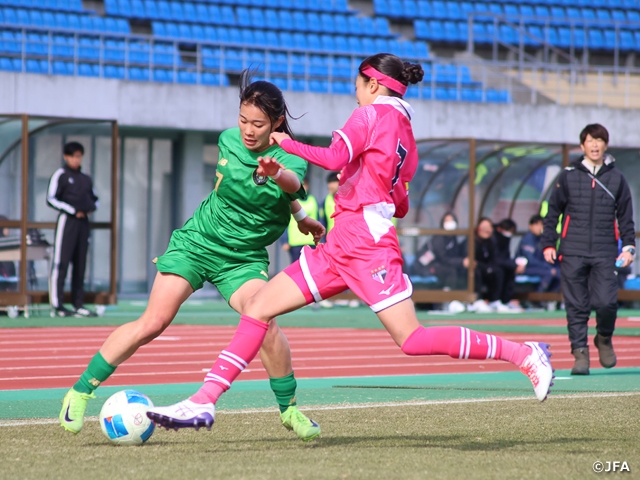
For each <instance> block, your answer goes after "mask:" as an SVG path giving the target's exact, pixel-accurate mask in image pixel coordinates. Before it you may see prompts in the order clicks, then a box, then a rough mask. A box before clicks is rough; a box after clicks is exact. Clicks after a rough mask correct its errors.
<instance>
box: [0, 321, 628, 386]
mask: <svg viewBox="0 0 640 480" xmlns="http://www.w3.org/2000/svg"><path fill="white" fill-rule="evenodd" d="M114 328H115V327H75V328H70V327H59V328H58V327H57V328H23V329H2V330H1V331H2V337H1V340H0V390H14V389H31V388H56V387H69V386H71V385H72V384H73V383H74V382H75V381H76V379H77V378H78V377H79V375H80V374H81V373H82V372H83V371H84V369H85V368H86V365H87V362H88V361H89V360H90V359H91V357H92V356H93V355H94V354H95V352H96V351H97V350H98V349H99V348H100V346H101V345H102V343H103V342H104V340H105V339H106V338H107V336H108V334H109V333H110V332H111V331H113V329H114ZM283 330H284V332H285V334H286V335H287V337H288V338H289V342H290V344H291V350H292V355H293V365H294V369H295V371H296V376H297V377H298V378H312V377H345V376H376V375H409V374H430V373H463V372H471V373H472V372H496V371H505V370H513V368H514V367H513V366H512V365H510V364H508V363H506V362H500V361H495V360H483V361H477V360H458V359H452V358H449V357H446V356H433V357H408V356H406V355H404V354H403V353H402V352H401V351H400V349H399V348H398V347H397V346H396V345H395V344H394V342H393V341H392V340H391V338H390V337H389V335H388V334H387V333H386V332H385V331H384V330H361V329H329V328H284V329H283ZM234 331H235V327H213V326H196V325H175V326H170V327H169V328H168V329H167V330H166V331H165V333H164V334H163V335H162V336H160V337H159V338H157V339H156V340H154V341H153V342H151V343H150V344H149V345H146V346H144V347H142V348H141V349H140V350H139V351H138V352H137V353H136V354H135V355H134V356H133V357H132V358H130V359H129V360H128V361H126V362H125V363H124V364H122V365H121V366H120V367H119V368H118V370H116V372H115V374H114V375H113V376H112V377H111V378H110V379H109V380H108V381H107V382H105V385H141V384H152V383H184V382H201V381H202V380H203V378H204V375H205V372H206V371H208V369H209V368H210V367H211V365H212V364H213V362H214V360H215V358H216V356H217V354H218V353H219V352H220V350H222V349H223V348H224V347H226V346H227V345H228V344H229V341H230V339H231V336H232V335H233V332H234ZM501 336H502V337H503V338H506V339H509V340H513V341H518V342H524V341H527V340H534V341H546V342H548V343H550V344H551V345H552V351H553V352H554V357H553V363H554V366H555V368H556V369H567V368H571V366H572V365H573V363H572V362H573V357H571V355H570V352H569V344H568V341H567V337H566V335H540V334H537V335H531V334H519V333H505V334H501ZM590 343H591V344H592V343H593V342H592V340H591V339H590ZM614 345H615V347H616V353H617V355H618V365H619V366H621V367H637V366H640V337H616V338H615V339H614ZM591 353H592V358H591V361H592V364H593V365H594V366H597V365H598V361H597V351H596V349H595V348H594V349H592V352H591ZM266 378H267V375H266V372H265V371H264V367H263V366H262V363H261V362H260V360H259V359H256V360H254V361H253V362H251V364H250V365H249V368H248V369H247V370H245V371H244V372H243V373H242V375H241V376H240V379H241V380H255V379H266Z"/></svg>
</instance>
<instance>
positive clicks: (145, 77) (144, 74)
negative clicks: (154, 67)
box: [127, 67, 149, 82]
mask: <svg viewBox="0 0 640 480" xmlns="http://www.w3.org/2000/svg"><path fill="white" fill-rule="evenodd" d="M127 73H128V78H129V80H133V81H136V82H147V81H149V69H148V68H141V67H130V68H129V69H128V72H127Z"/></svg>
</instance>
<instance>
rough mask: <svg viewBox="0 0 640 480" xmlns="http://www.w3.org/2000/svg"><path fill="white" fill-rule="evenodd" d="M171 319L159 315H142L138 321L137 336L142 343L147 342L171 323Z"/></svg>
mask: <svg viewBox="0 0 640 480" xmlns="http://www.w3.org/2000/svg"><path fill="white" fill-rule="evenodd" d="M171 320H172V319H167V318H163V317H162V316H160V315H144V316H143V317H141V318H140V319H139V320H138V322H139V324H140V325H139V329H138V332H139V334H138V336H139V340H140V342H141V343H142V344H146V343H149V342H150V341H151V340H153V339H154V338H156V337H158V336H159V335H160V334H161V333H162V332H164V331H165V329H166V328H167V327H168V326H169V325H170V324H171Z"/></svg>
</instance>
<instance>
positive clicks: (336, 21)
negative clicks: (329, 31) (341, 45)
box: [326, 14, 361, 35]
mask: <svg viewBox="0 0 640 480" xmlns="http://www.w3.org/2000/svg"><path fill="white" fill-rule="evenodd" d="M326 15H328V14H326ZM331 17H333V19H332V23H333V28H334V31H335V33H342V34H343V35H349V34H350V33H352V32H351V27H350V25H349V20H347V17H346V16H344V15H340V14H337V15H333V16H332V15H329V18H331ZM350 20H353V21H354V23H355V24H356V30H357V33H356V35H359V34H360V33H361V32H360V31H359V30H360V28H359V27H360V21H359V20H358V17H351V19H350Z"/></svg>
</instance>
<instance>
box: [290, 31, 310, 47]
mask: <svg viewBox="0 0 640 480" xmlns="http://www.w3.org/2000/svg"><path fill="white" fill-rule="evenodd" d="M293 41H294V44H295V46H296V47H297V48H299V49H301V50H307V49H308V48H311V47H309V44H308V42H307V37H306V35H304V34H302V33H294V34H293Z"/></svg>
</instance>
